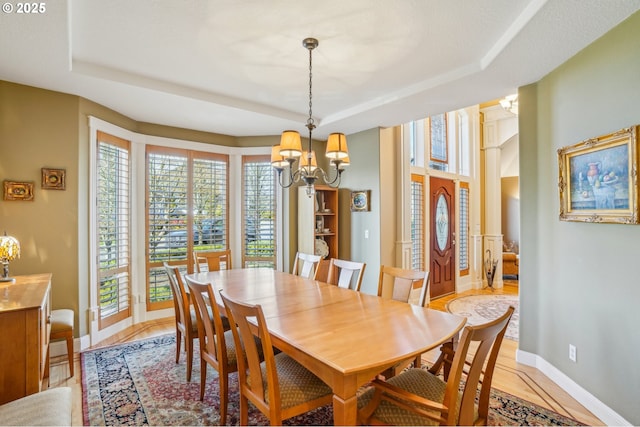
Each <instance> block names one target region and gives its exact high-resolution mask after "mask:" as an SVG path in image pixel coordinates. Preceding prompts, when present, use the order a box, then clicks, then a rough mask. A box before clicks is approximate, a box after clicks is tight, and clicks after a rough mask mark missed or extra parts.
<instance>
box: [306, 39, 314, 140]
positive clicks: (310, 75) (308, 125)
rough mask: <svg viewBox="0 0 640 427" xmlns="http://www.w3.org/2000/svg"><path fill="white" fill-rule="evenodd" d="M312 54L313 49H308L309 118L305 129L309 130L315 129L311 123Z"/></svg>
mask: <svg viewBox="0 0 640 427" xmlns="http://www.w3.org/2000/svg"><path fill="white" fill-rule="evenodd" d="M312 52H313V47H311V48H309V118H308V119H307V127H310V126H311V127H310V129H312V128H315V126H314V122H313V109H312V106H313V103H312V97H313V95H312V93H313V91H312V89H313V84H312V81H313V64H312Z"/></svg>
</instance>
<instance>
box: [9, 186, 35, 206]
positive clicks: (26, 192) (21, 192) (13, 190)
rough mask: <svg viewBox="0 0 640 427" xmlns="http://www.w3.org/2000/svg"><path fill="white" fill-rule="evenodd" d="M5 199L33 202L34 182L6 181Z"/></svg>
mask: <svg viewBox="0 0 640 427" xmlns="http://www.w3.org/2000/svg"><path fill="white" fill-rule="evenodd" d="M4 199H5V200H22V201H25V202H31V201H33V182H16V181H4Z"/></svg>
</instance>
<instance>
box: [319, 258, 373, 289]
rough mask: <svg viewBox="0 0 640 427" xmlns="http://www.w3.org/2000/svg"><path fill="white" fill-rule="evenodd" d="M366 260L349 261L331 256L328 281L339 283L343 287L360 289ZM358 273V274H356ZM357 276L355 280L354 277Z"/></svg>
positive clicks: (332, 283) (333, 283) (334, 283)
mask: <svg viewBox="0 0 640 427" xmlns="http://www.w3.org/2000/svg"><path fill="white" fill-rule="evenodd" d="M366 266H367V265H366V263H364V262H355V261H347V260H343V259H337V258H331V261H330V262H329V273H328V275H327V283H329V284H331V285H338V286H339V287H341V288H346V289H353V290H355V291H360V286H361V285H362V277H363V276H364V269H365V267H366ZM354 274H357V276H354ZM354 277H355V280H354V279H353V278H354Z"/></svg>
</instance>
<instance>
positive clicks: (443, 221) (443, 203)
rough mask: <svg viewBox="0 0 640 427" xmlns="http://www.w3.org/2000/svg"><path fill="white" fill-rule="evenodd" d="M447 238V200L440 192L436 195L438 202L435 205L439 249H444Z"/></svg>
mask: <svg viewBox="0 0 640 427" xmlns="http://www.w3.org/2000/svg"><path fill="white" fill-rule="evenodd" d="M448 240H449V206H447V200H446V199H445V198H444V195H443V194H441V195H440V197H438V204H437V205H436V241H437V242H438V247H439V248H440V250H441V251H442V250H444V248H446V247H447V241H448Z"/></svg>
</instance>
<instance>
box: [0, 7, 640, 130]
mask: <svg viewBox="0 0 640 427" xmlns="http://www.w3.org/2000/svg"><path fill="white" fill-rule="evenodd" d="M7 4H13V5H16V6H17V2H9V3H5V6H4V7H7V6H6V5H7ZM44 4H45V6H46V11H45V12H44V13H42V14H28V15H27V14H18V13H16V12H17V11H16V10H15V9H14V10H13V11H12V13H7V12H6V11H5V12H4V13H0V35H1V37H0V79H1V80H7V81H11V82H16V83H21V84H26V85H31V86H37V87H41V88H46V89H51V90H56V91H61V92H66V93H71V94H75V95H79V96H82V97H85V98H87V99H90V100H92V101H95V102H97V103H99V104H102V105H105V106H107V107H109V108H112V109H113V110H116V111H118V112H120V113H122V114H124V115H126V116H128V117H130V118H132V119H135V120H138V121H143V122H150V123H159V124H164V125H170V126H177V127H182V128H189V129H196V130H202V131H209V132H215V133H221V134H227V135H234V136H251V135H278V134H279V133H280V132H281V131H282V130H284V129H295V130H298V131H300V132H303V131H305V127H304V125H305V123H306V120H307V115H308V110H309V105H308V104H309V101H308V71H309V70H308V66H309V63H308V60H309V58H308V51H307V50H306V49H305V48H304V47H303V46H302V40H303V39H304V38H306V37H315V38H317V39H319V41H320V44H319V46H318V48H317V49H316V50H314V51H313V113H314V114H313V115H314V118H315V120H316V124H317V125H318V129H317V130H316V132H315V133H314V137H318V138H326V136H327V135H328V134H329V133H331V132H344V133H347V134H349V133H353V132H357V131H361V130H364V129H370V128H373V127H377V126H383V127H386V126H393V125H398V124H401V123H406V122H408V121H411V120H414V119H420V118H424V117H427V116H429V115H431V114H435V113H440V112H444V111H451V110H454V109H458V108H462V107H466V106H469V105H474V104H478V103H481V102H485V101H489V100H492V99H496V98H499V97H502V96H505V95H507V94H509V93H514V92H515V91H516V90H517V88H518V87H519V86H522V85H526V84H529V83H532V82H535V81H537V80H539V79H540V78H542V77H543V76H545V75H546V74H547V73H548V72H549V71H551V70H553V69H554V68H556V67H557V66H559V65H560V64H562V63H563V62H564V61H566V60H567V59H568V58H570V57H571V56H573V55H575V54H576V53H577V52H579V51H580V50H581V49H582V48H584V47H585V46H587V45H588V44H590V43H592V42H593V41H594V40H595V39H597V38H598V37H600V36H601V35H603V34H604V33H605V32H607V31H608V30H609V29H611V28H612V27H614V26H615V25H617V24H618V23H620V22H621V21H622V20H624V19H625V18H627V17H628V16H629V15H631V14H632V13H633V12H635V11H637V10H639V9H640V0H606V1H605V0H546V1H545V0H393V1H392V0H315V1H309V0H270V1H266V0H210V1H204V0H188V1H186V0H183V1H176V0H136V1H131V0H104V1H97V0H82V1H80V0H67V1H63V0H56V1H47V2H45V3H44Z"/></svg>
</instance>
